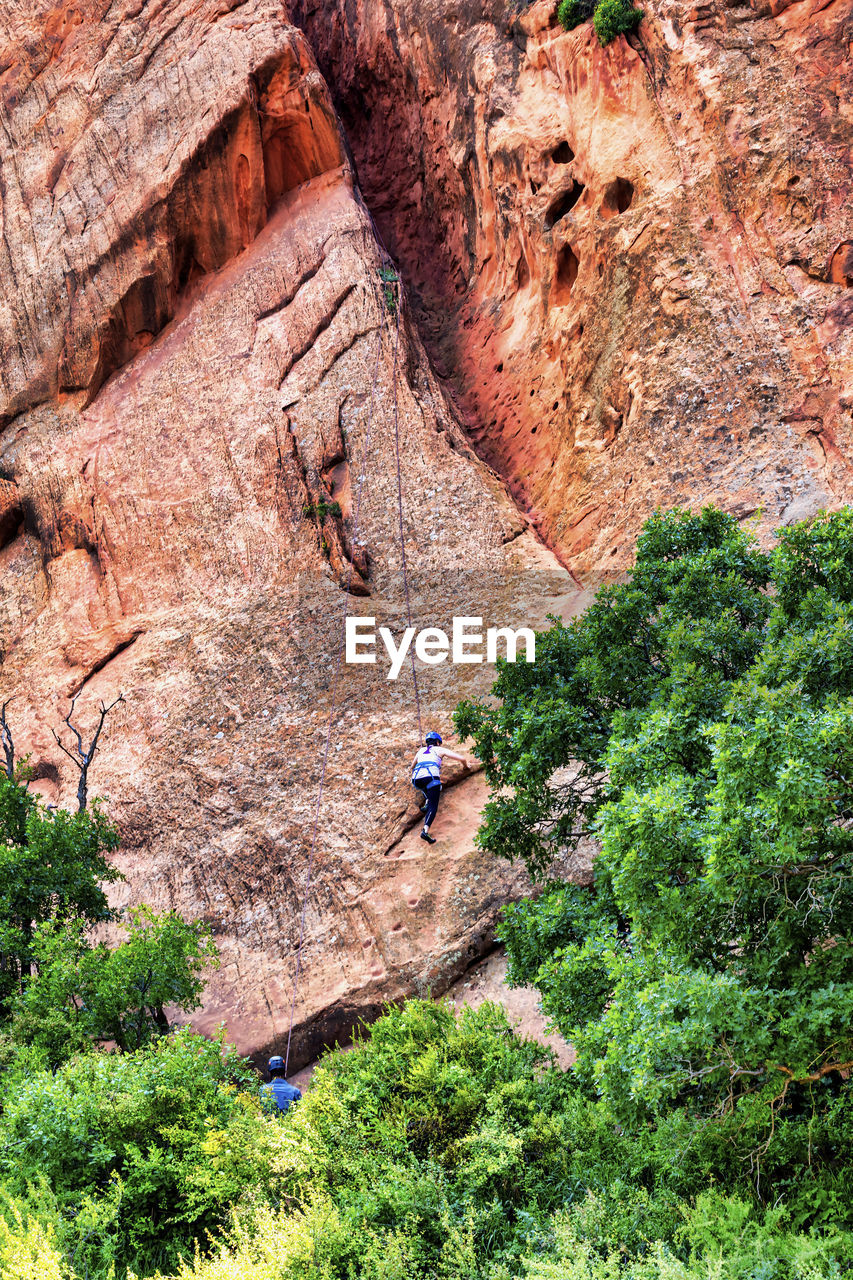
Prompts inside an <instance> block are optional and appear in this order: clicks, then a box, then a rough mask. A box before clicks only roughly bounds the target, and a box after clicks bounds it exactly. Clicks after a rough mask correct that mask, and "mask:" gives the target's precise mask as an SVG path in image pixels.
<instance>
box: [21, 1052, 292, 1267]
mask: <svg viewBox="0 0 853 1280" xmlns="http://www.w3.org/2000/svg"><path fill="white" fill-rule="evenodd" d="M279 1132H280V1126H279V1125H278V1124H277V1123H276V1124H272V1125H271V1124H270V1123H269V1122H268V1121H266V1120H265V1119H264V1117H263V1115H262V1113H261V1110H260V1104H259V1100H258V1099H257V1086H256V1077H255V1075H254V1072H253V1071H252V1070H251V1068H250V1066H249V1065H248V1064H247V1063H244V1062H243V1061H242V1060H241V1059H239V1058H238V1057H237V1056H236V1055H235V1054H234V1052H233V1051H231V1050H227V1049H224V1047H223V1045H222V1043H221V1041H209V1040H205V1039H204V1038H203V1037H202V1036H198V1035H194V1034H192V1033H191V1032H189V1031H180V1032H177V1033H176V1034H174V1035H172V1036H169V1037H165V1038H163V1039H161V1040H158V1041H157V1042H155V1043H154V1045H152V1046H151V1047H150V1048H148V1049H145V1050H142V1051H140V1052H138V1053H132V1054H105V1053H95V1054H89V1055H87V1056H85V1057H83V1058H79V1059H76V1060H75V1061H72V1062H70V1063H67V1064H65V1065H64V1066H63V1067H61V1068H60V1069H59V1070H58V1071H57V1072H56V1073H55V1074H51V1073H50V1072H48V1071H41V1072H38V1071H37V1072H33V1073H32V1074H31V1075H29V1076H28V1077H26V1078H24V1079H20V1078H19V1079H18V1081H17V1083H16V1087H15V1088H14V1089H13V1090H12V1091H11V1095H10V1096H7V1098H6V1101H5V1105H4V1111H3V1115H2V1117H0V1173H2V1177H3V1181H4V1184H5V1186H6V1187H7V1188H8V1189H9V1191H10V1192H11V1193H12V1194H13V1195H15V1196H17V1197H19V1198H21V1199H25V1198H26V1197H27V1196H28V1195H29V1196H31V1197H34V1204H35V1209H36V1211H37V1214H38V1216H39V1217H40V1218H42V1217H45V1216H46V1215H49V1214H50V1213H53V1214H55V1216H56V1221H57V1222H58V1223H59V1224H60V1230H61V1232H62V1233H63V1234H64V1236H65V1240H66V1244H67V1243H68V1241H69V1240H74V1241H75V1243H76V1246H77V1248H78V1251H79V1250H80V1248H81V1247H82V1246H83V1245H84V1244H85V1247H83V1250H82V1254H81V1256H83V1254H85V1255H87V1256H88V1263H87V1265H88V1266H89V1267H90V1269H92V1270H93V1271H94V1272H95V1273H96V1274H97V1273H98V1272H99V1271H100V1273H102V1274H104V1275H105V1274H106V1271H107V1269H108V1263H109V1261H111V1260H112V1259H115V1261H116V1262H117V1263H118V1265H119V1266H120V1267H126V1266H128V1265H130V1266H132V1267H133V1268H134V1269H135V1270H137V1271H141V1272H143V1273H146V1272H147V1273H149V1274H150V1272H152V1271H153V1270H154V1269H155V1268H156V1267H157V1266H159V1267H161V1268H172V1267H174V1266H175V1265H176V1264H177V1261H178V1258H179V1257H180V1256H181V1255H182V1254H187V1253H189V1252H191V1250H192V1247H193V1243H194V1241H198V1240H201V1241H203V1240H204V1239H205V1236H206V1233H207V1232H209V1231H211V1230H213V1229H215V1228H216V1227H220V1226H222V1225H224V1223H225V1222H226V1221H227V1219H228V1216H229V1213H230V1210H231V1208H232V1207H233V1206H234V1205H236V1204H238V1203H239V1202H240V1201H241V1200H243V1199H244V1198H245V1196H246V1195H247V1194H248V1193H249V1192H251V1189H252V1188H253V1187H257V1186H259V1185H262V1184H264V1183H265V1181H266V1180H267V1179H268V1178H269V1176H270V1165H271V1160H272V1151H273V1149H274V1145H275V1140H276V1135H277V1134H278V1133H279ZM39 1188H40V1190H39ZM82 1223H88V1243H86V1242H85V1241H84V1239H83V1237H84V1236H85V1235H86V1233H85V1232H82V1231H81V1224H82ZM93 1235H94V1238H92V1237H93Z"/></svg>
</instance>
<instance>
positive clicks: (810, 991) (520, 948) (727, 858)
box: [457, 509, 853, 1221]
mask: <svg viewBox="0 0 853 1280" xmlns="http://www.w3.org/2000/svg"><path fill="white" fill-rule="evenodd" d="M851 534H853V513H851V512H850V511H844V512H840V513H836V514H834V515H832V516H827V517H825V518H823V519H821V520H819V521H816V522H815V523H813V524H811V525H809V526H798V527H794V528H792V529H788V530H785V531H783V532H782V533H781V534H780V537H779V543H778V546H777V547H776V549H775V550H774V551H773V552H772V553H765V552H763V551H761V550H760V549H759V548H758V547H757V546H756V545H755V544H754V543H753V542H752V541H751V540H750V538H749V536H748V535H747V534H746V533H745V532H743V531H742V530H741V529H740V528H739V527H738V525H737V522H736V521H735V520H734V519H732V518H731V517H728V516H725V515H723V514H722V513H721V512H717V511H713V510H711V509H708V510H706V511H704V512H702V513H701V515H690V514H688V513H685V512H673V513H670V514H669V515H667V516H661V515H658V516H655V517H654V518H653V519H652V520H650V521H649V522H648V523H647V525H646V526H645V529H644V531H643V534H642V536H641V538H640V540H639V543H638V547H637V560H636V565H635V568H634V571H633V573H632V577H631V581H630V582H628V583H625V584H622V585H619V586H614V587H609V588H605V589H604V590H602V591H601V592H599V594H598V596H597V598H596V600H595V602H594V603H593V605H592V606H591V607H590V609H589V610H588V611H587V612H586V614H584V615H583V617H581V618H579V619H577V620H575V621H574V622H572V623H571V624H570V625H569V626H568V627H563V626H561V625H560V624H559V623H558V624H555V626H554V627H553V628H552V629H551V630H550V631H549V632H547V633H546V634H545V635H544V636H543V637H541V638H540V643H538V644H537V662H536V664H535V665H532V666H522V665H517V666H510V665H504V666H502V667H501V669H500V674H499V677H498V681H497V683H496V685H495V692H496V693H497V694H499V696H500V698H501V702H500V703H499V705H497V706H495V705H494V704H489V705H485V704H484V705H481V706H472V705H465V704H463V706H462V707H461V708H460V709H459V711H458V712H457V728H458V729H459V731H460V732H461V733H463V734H473V735H474V736H475V739H476V743H477V754H478V755H480V757H481V759H482V760H483V761H484V764H485V768H486V772H487V776H488V777H489V780H490V782H491V783H492V785H493V788H494V791H495V792H497V794H496V795H495V797H494V798H493V799H491V800H490V801H489V803H488V805H487V806H486V810H485V816H486V821H485V824H484V827H483V830H482V833H481V841H482V843H483V844H484V845H485V846H486V847H487V848H491V849H492V850H493V851H495V852H498V853H508V854H510V855H512V854H513V853H521V854H522V855H524V856H525V857H526V859H527V861H528V864H529V865H530V866H531V869H532V870H534V871H535V872H536V873H537V874H541V873H542V872H543V870H544V868H546V867H547V864H548V860H549V858H550V856H551V855H552V854H553V852H554V851H555V849H556V848H559V847H560V846H566V845H571V844H572V843H574V842H576V840H577V839H578V838H579V836H580V835H581V834H582V833H584V832H585V831H595V832H597V833H598V834H599V835H600V838H601V841H602V852H601V855H600V857H599V859H598V861H597V863H596V892H595V894H594V895H585V894H584V892H583V891H579V890H577V889H574V890H570V889H568V888H561V887H559V886H552V887H551V888H550V889H549V891H548V892H546V894H545V895H544V896H543V897H542V898H541V899H540V900H539V901H538V902H536V903H530V904H526V905H525V906H524V907H516V908H513V909H511V910H510V911H509V912H507V914H506V916H505V919H504V924H503V937H504V938H505V940H506V942H507V946H508V948H509V953H510V957H511V973H512V976H513V978H514V980H516V981H519V980H520V981H526V982H531V981H532V982H533V983H534V984H535V985H536V986H538V987H539V989H540V991H541V992H542V996H543V1005H544V1007H545V1009H546V1011H547V1012H548V1014H549V1016H550V1017H551V1018H552V1019H553V1021H554V1023H555V1025H557V1026H558V1027H559V1028H560V1029H561V1030H562V1032H563V1033H564V1034H565V1035H566V1036H567V1037H569V1038H570V1039H571V1040H572V1042H573V1043H574V1045H575V1047H576V1049H577V1053H578V1057H577V1062H576V1067H575V1071H576V1074H577V1076H578V1078H579V1080H580V1081H581V1082H582V1084H583V1086H584V1087H585V1088H586V1089H588V1090H590V1091H592V1092H595V1093H598V1094H600V1095H601V1096H603V1097H604V1098H605V1099H606V1100H607V1102H608V1105H609V1106H611V1107H612V1108H613V1109H614V1111H615V1113H616V1115H617V1116H618V1117H619V1119H620V1121H621V1122H622V1123H625V1124H630V1125H635V1124H641V1123H644V1122H645V1121H646V1120H647V1119H649V1118H650V1117H655V1116H656V1117H661V1116H663V1115H664V1114H666V1113H667V1111H668V1110H671V1109H681V1108H686V1109H688V1110H689V1112H690V1114H693V1115H696V1116H698V1117H702V1118H704V1119H705V1120H706V1121H708V1122H709V1123H713V1124H715V1125H717V1127H718V1128H719V1130H720V1132H726V1133H727V1135H728V1138H727V1140H728V1141H730V1142H731V1143H732V1146H733V1149H734V1150H736V1151H737V1152H738V1154H739V1158H740V1159H742V1160H744V1161H750V1162H751V1163H752V1165H753V1167H755V1166H757V1167H758V1168H759V1170H760V1171H761V1173H760V1178H759V1185H767V1186H769V1179H770V1177H771V1176H772V1178H773V1180H774V1183H775V1187H774V1192H778V1190H779V1189H782V1188H784V1190H785V1191H786V1192H790V1195H791V1197H792V1199H791V1202H790V1206H791V1209H792V1212H793V1213H794V1214H795V1215H798V1221H799V1220H802V1221H808V1220H810V1219H811V1220H816V1221H817V1220H824V1219H825V1220H827V1221H832V1220H835V1219H834V1215H836V1213H837V1212H838V1208H839V1206H843V1205H844V1203H845V1202H847V1203H849V1201H850V1197H851V1193H853V1182H851V1175H850V1173H849V1170H850V1168H851V1156H853V1125H851V1122H850V1120H849V1119H848V1118H847V1117H848V1114H849V1112H850V1101H851V1088H850V1084H849V1070H850V1067H851V1064H853V963H851V962H853V877H851V874H850V871H851V861H853V830H851V818H853V733H851V729H853V661H851V657H853V537H852V536H851ZM573 762H579V764H580V768H579V769H578V768H574V772H573V773H572V774H571V775H569V777H568V780H561V781H560V782H559V783H555V781H554V775H555V773H556V771H557V770H559V769H565V768H566V766H571V765H572V764H573ZM510 788H511V789H512V791H510ZM842 1212H843V1213H845V1214H846V1213H848V1212H849V1211H848V1210H842Z"/></svg>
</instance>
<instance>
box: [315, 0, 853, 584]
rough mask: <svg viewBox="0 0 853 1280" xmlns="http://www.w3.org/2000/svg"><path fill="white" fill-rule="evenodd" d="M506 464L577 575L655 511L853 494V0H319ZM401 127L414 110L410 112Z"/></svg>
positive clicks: (420, 279) (405, 254)
mask: <svg viewBox="0 0 853 1280" xmlns="http://www.w3.org/2000/svg"><path fill="white" fill-rule="evenodd" d="M294 14H295V16H296V18H297V20H298V21H299V22H300V24H301V25H302V26H303V28H304V30H305V31H306V33H307V34H308V36H309V38H310V40H311V43H312V46H313V48H314V50H315V52H316V53H317V56H318V59H319V62H320V66H321V67H322V69H323V70H324V72H325V73H326V76H327V79H328V80H329V83H330V84H331V85H332V87H333V93H334V95H335V100H336V103H337V106H338V110H339V112H340V115H341V118H342V120H343V122H344V125H345V127H346V130H347V133H348V136H349V138H350V142H351V144H352V147H353V151H354V154H355V157H356V161H357V166H358V175H359V180H360V182H361V185H362V188H363V190H364V192H365V197H366V199H367V202H368V204H369V205H370V207H371V208H372V209H373V211H374V213H375V215H376V217H377V221H378V223H379V226H380V229H381V230H382V233H383V235H384V237H385V239H386V241H387V243H388V245H389V247H390V249H391V251H392V253H394V254H395V255H396V256H398V257H399V260H400V263H401V266H402V269H403V271H404V273H405V275H406V278H407V280H408V281H409V283H410V285H411V287H412V290H413V292H414V295H415V297H416V299H417V302H418V305H419V319H420V320H421V322H422V332H423V333H424V335H425V338H426V340H427V345H428V347H429V350H430V352H431V354H432V355H433V357H434V359H435V361H436V367H437V368H438V370H439V371H440V372H441V373H442V374H443V375H445V377H446V378H447V380H448V382H449V385H450V386H451V388H452V390H453V393H454V394H455V396H456V397H457V400H458V404H459V407H460V409H461V411H462V413H463V415H464V417H465V419H466V421H467V423H468V425H469V428H470V431H471V435H472V437H473V438H474V439H475V440H476V441H477V442H478V448H479V449H480V451H481V452H482V454H483V455H484V456H485V457H487V458H488V459H490V460H491V461H492V462H493V463H494V465H496V466H497V468H498V469H499V470H500V471H501V473H502V474H504V475H505V476H506V477H507V478H508V480H509V482H510V484H511V487H512V490H513V492H514V493H515V494H516V496H517V497H518V498H519V500H520V501H521V502H522V504H524V505H525V506H527V507H528V508H530V509H531V510H532V512H533V514H534V516H535V517H536V519H537V521H538V523H539V525H540V527H541V529H542V531H543V532H544V533H545V534H546V536H547V538H548V539H549V541H551V543H552V544H553V545H554V546H555V547H556V548H558V549H559V550H560V551H561V553H562V554H563V556H564V557H565V558H566V559H567V560H568V561H569V562H571V563H572V564H573V565H574V566H575V568H576V569H579V570H585V569H586V570H589V569H596V570H604V569H607V568H611V567H621V566H624V565H626V564H628V563H629V562H630V558H631V554H632V546H633V542H634V539H635V536H636V533H637V531H638V528H639V525H640V523H641V522H642V520H643V519H644V518H645V516H646V515H648V513H649V512H650V511H651V510H653V509H654V507H655V506H656V505H658V504H661V505H664V506H669V505H672V504H674V503H697V502H706V501H714V502H717V503H719V504H721V505H722V506H724V507H726V508H727V509H729V510H732V511H734V512H736V513H737V514H738V515H741V516H746V515H748V514H750V513H753V512H759V511H760V512H761V516H760V519H759V527H760V528H762V529H764V530H767V529H769V528H772V527H773V526H775V525H777V524H778V523H779V522H780V521H786V520H790V519H793V518H795V517H799V516H803V515H807V514H809V513H810V512H812V511H814V510H816V509H818V508H819V507H821V506H826V505H833V504H837V503H839V502H842V501H846V500H848V499H849V498H850V495H851V483H850V473H849V465H848V459H849V457H850V445H851V418H850V409H851V403H853V401H851V394H853V384H851V342H853V338H852V337H851V324H853V301H851V297H853V295H851V294H850V292H849V289H850V285H851V282H853V275H851V261H853V260H852V259H851V254H853V247H851V246H853V215H852V214H851V204H850V191H851V180H853V173H851V164H853V159H851V158H852V157H853V146H851V143H853V101H852V100H851V95H853V77H851V76H850V71H849V62H848V47H849V43H850V39H851V35H853V17H852V16H851V15H853V8H851V4H850V3H849V0H835V2H834V3H830V4H820V3H814V0H801V2H800V3H796V4H791V5H788V6H784V5H775V6H773V7H772V9H771V6H769V5H766V4H761V3H755V4H754V5H752V6H751V7H750V6H747V5H743V6H740V7H738V6H737V5H732V4H724V3H720V2H712V3H709V4H703V5H699V6H695V5H693V4H692V3H688V2H684V3H680V2H673V0H662V2H661V3H656V4H654V5H648V6H646V19H645V20H644V22H643V23H642V25H641V26H640V28H639V30H638V33H637V35H636V36H635V37H631V38H630V40H626V39H625V38H622V37H620V38H619V39H617V40H616V41H615V42H614V43H613V44H611V45H610V46H609V47H608V48H606V49H601V48H600V47H599V45H598V43H597V41H596V39H595V37H594V35H593V33H592V25H591V23H586V24H584V25H583V26H582V27H579V28H577V29H576V30H574V31H573V32H570V33H566V32H564V31H563V30H562V28H561V27H560V26H559V24H558V23H557V20H556V3H555V2H554V0H539V2H538V3H536V4H534V5H532V6H531V7H530V8H527V9H524V8H520V7H517V6H516V7H513V6H509V7H507V6H505V5H504V4H502V3H499V2H497V0H493V2H491V3H488V2H487V3H486V4H485V5H481V4H477V5H465V4H463V5H461V6H460V5H459V4H456V3H451V2H450V0H427V2H426V3H424V4H419V5H417V6H413V5H411V4H410V3H409V0H347V3H346V4H344V3H343V2H342V0H337V2H335V0H296V3H295V8H294ZM389 121H390V122H391V123H390V127H389Z"/></svg>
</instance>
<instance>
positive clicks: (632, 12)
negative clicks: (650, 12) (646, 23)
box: [557, 0, 643, 45]
mask: <svg viewBox="0 0 853 1280" xmlns="http://www.w3.org/2000/svg"><path fill="white" fill-rule="evenodd" d="M642 17H643V10H642V9H635V8H634V7H633V5H632V4H631V0H560V4H559V7H558V9H557V18H558V20H559V22H560V25H561V26H563V27H564V28H565V30H566V31H571V30H572V29H573V28H574V27H578V26H580V24H581V23H582V22H586V21H587V20H588V19H589V18H592V25H593V27H594V29H595V34H596V35H597V36H598V42H599V44H601V45H606V44H609V43H610V41H611V40H615V39H616V37H617V36H618V35H622V34H623V33H625V32H628V31H633V30H634V28H635V27H636V26H638V25H639V23H640V22H641V20H642Z"/></svg>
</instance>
